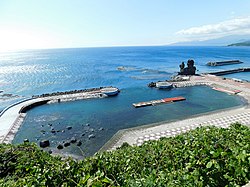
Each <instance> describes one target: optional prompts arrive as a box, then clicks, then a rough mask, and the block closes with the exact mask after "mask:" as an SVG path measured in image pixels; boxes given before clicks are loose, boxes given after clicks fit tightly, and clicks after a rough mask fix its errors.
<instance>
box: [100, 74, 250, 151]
mask: <svg viewBox="0 0 250 187" xmlns="http://www.w3.org/2000/svg"><path fill="white" fill-rule="evenodd" d="M173 85H174V87H176V88H180V87H186V86H197V85H207V86H211V87H214V86H216V87H219V88H223V89H226V90H236V89H237V90H239V91H241V92H240V93H237V95H239V96H241V97H244V98H245V100H246V101H247V105H246V106H244V107H240V108H236V109H228V110H224V111H220V112H218V111H215V112H212V113H209V114H202V115H200V116H196V117H192V118H188V119H185V120H180V121H175V122H169V123H160V124H159V123H158V124H151V125H148V126H141V127H137V128H131V129H124V130H120V131H119V132H117V133H116V134H115V135H114V136H113V137H112V139H111V140H110V141H109V142H107V143H106V144H105V145H104V146H103V147H102V149H101V150H100V151H104V150H114V149H116V148H117V147H120V146H121V145H122V144H123V143H124V142H127V143H129V144H130V145H141V144H142V143H143V142H145V141H148V140H157V139H159V138H160V137H169V136H175V135H177V134H180V133H184V132H187V131H189V130H191V129H195V128H196V127H198V126H203V125H215V126H218V127H222V128H227V127H228V126H229V125H230V124H231V123H235V122H240V123H242V124H243V125H247V126H250V108H249V101H250V83H249V82H237V81H234V80H232V79H223V78H221V77H218V76H215V75H202V76H191V77H190V80H189V81H181V82H173Z"/></svg>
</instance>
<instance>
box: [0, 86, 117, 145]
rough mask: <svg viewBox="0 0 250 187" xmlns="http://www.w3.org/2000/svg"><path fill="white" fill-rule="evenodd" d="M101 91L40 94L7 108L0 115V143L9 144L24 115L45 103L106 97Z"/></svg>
mask: <svg viewBox="0 0 250 187" xmlns="http://www.w3.org/2000/svg"><path fill="white" fill-rule="evenodd" d="M105 88H111V87H105ZM112 88H113V87H112ZM102 89H103V87H101V88H92V89H84V90H74V91H67V92H55V93H49V94H42V95H37V96H33V97H32V98H29V99H25V100H23V101H20V102H17V103H15V104H13V105H11V106H9V107H7V108H6V109H4V110H3V111H2V112H1V115H0V124H1V127H0V143H11V141H12V140H13V139H14V136H15V133H16V132H17V131H18V129H19V127H20V126H21V125H22V122H23V120H24V119H25V116H26V114H25V113H26V112H27V111H28V110H30V109H32V108H34V107H36V106H40V105H43V104H47V103H48V104H50V103H55V102H67V101H75V100H81V99H93V98H105V97H108V95H107V94H105V92H102ZM117 90H118V89H117Z"/></svg>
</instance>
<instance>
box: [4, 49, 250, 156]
mask: <svg viewBox="0 0 250 187" xmlns="http://www.w3.org/2000/svg"><path fill="white" fill-rule="evenodd" d="M249 52H250V48H247V47H169V46H159V47H113V48H79V49H48V50H27V51H18V52H8V53H0V90H3V92H2V93H1V94H0V110H1V109H3V108H4V107H6V106H7V105H9V104H11V103H13V102H15V101H17V100H20V99H23V98H26V97H30V96H32V95H36V94H42V93H48V92H55V91H66V90H75V89H84V88H93V87H100V86H111V85H112V86H115V87H118V88H120V89H121V93H120V94H119V95H118V96H117V97H112V98H108V99H97V100H96V99H94V100H87V101H76V102H68V103H60V104H51V105H44V106H40V107H37V108H34V109H32V110H30V111H29V112H28V115H27V118H26V120H25V122H24V124H23V126H22V127H21V129H20V131H19V132H18V133H17V135H16V138H15V140H14V142H15V143H19V142H22V140H23V138H29V139H30V140H32V141H35V142H38V141H39V140H41V139H44V138H49V139H51V141H53V143H52V148H53V146H54V147H55V146H56V145H57V144H58V142H62V141H64V140H66V139H69V138H71V137H72V136H76V137H77V138H79V139H81V140H82V142H83V145H82V146H81V148H82V149H83V150H84V152H86V155H91V154H93V153H94V152H95V151H97V150H98V149H99V148H100V147H101V146H102V145H103V144H104V143H105V142H106V141H107V140H108V139H109V138H111V137H112V136H113V135H114V133H116V132H117V131H118V130H119V129H123V128H129V127H135V126H139V125H145V124H150V123H155V122H161V121H167V120H176V119H180V118H184V117H189V116H191V115H195V114H200V113H204V112H210V111H213V110H220V109H224V108H228V107H233V106H239V105H240V104H241V102H240V100H239V98H237V97H233V96H229V95H227V94H224V93H220V92H217V91H214V90H212V89H210V88H208V87H193V88H181V89H173V90H171V91H160V90H155V89H149V88H147V86H146V85H147V84H148V83H149V82H151V81H158V80H166V79H169V78H170V77H171V76H172V75H173V74H176V72H177V71H179V64H180V63H181V62H182V61H185V62H186V61H187V60H188V59H194V60H195V65H196V67H197V69H198V73H199V72H200V73H201V72H212V71H218V70H225V69H233V68H237V67H249V65H250V55H249V54H250V53H249ZM232 59H239V60H241V61H243V62H244V63H243V64H238V65H229V66H220V67H209V66H206V63H207V62H208V61H219V60H232ZM235 75H236V74H235ZM244 75H245V74H244ZM244 75H243V74H242V76H244ZM232 76H233V75H232ZM242 76H240V75H239V77H237V78H240V77H242ZM244 79H246V80H249V76H245V77H244ZM6 94H12V95H11V96H10V95H7V96H6ZM172 96H184V97H186V98H187V100H186V101H184V102H180V103H175V104H169V105H161V106H157V107H147V108H143V109H134V108H133V107H132V103H134V102H139V101H147V100H152V99H161V98H164V97H172ZM207 98H211V99H209V100H208V99H207ZM48 123H51V124H52V125H53V127H54V128H55V129H56V130H62V129H65V128H66V126H68V125H71V126H72V127H73V128H72V130H70V131H65V132H64V133H59V132H58V133H57V134H56V135H53V134H51V133H49V130H50V128H51V127H50V126H48ZM87 123H89V124H90V126H86V124H87ZM101 127H102V128H103V129H104V130H99V128H101ZM43 130H44V131H45V133H44V134H43V133H41V131H42V132H43ZM92 131H93V132H92ZM91 133H92V134H95V136H96V137H95V138H94V139H90V140H89V139H88V138H87V137H88V135H90V134H91ZM83 134H85V135H84V136H82V135H83ZM64 151H68V152H70V153H73V154H81V153H80V152H81V151H79V150H78V149H76V148H75V147H74V146H71V147H69V148H67V149H64Z"/></svg>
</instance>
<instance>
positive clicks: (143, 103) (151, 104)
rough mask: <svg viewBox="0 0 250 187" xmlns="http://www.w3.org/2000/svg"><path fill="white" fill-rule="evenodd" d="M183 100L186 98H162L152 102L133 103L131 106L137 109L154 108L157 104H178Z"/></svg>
mask: <svg viewBox="0 0 250 187" xmlns="http://www.w3.org/2000/svg"><path fill="white" fill-rule="evenodd" d="M184 100H186V98H184V97H172V98H164V99H159V100H153V101H146V102H140V103H133V106H134V107H135V108H139V107H146V106H155V105H159V104H164V103H172V102H178V101H184Z"/></svg>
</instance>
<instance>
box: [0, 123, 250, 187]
mask: <svg viewBox="0 0 250 187" xmlns="http://www.w3.org/2000/svg"><path fill="white" fill-rule="evenodd" d="M249 180H250V129H249V128H248V127H245V126H242V125H239V124H234V125H232V126H231V127H230V128H229V129H219V128H215V127H202V128H197V129H196V130H193V131H190V132H188V133H185V134H182V135H179V136H176V137H174V138H162V139H161V140H159V141H151V142H147V143H145V144H143V145H142V146H140V147H131V146H124V147H123V148H121V149H119V150H117V151H113V152H104V153H100V154H96V155H95V156H93V157H89V158H86V159H84V160H82V161H78V162H76V161H74V160H72V159H67V160H62V159H61V158H60V157H53V156H51V155H49V154H48V153H46V152H43V151H41V150H39V149H38V148H37V147H36V146H34V145H29V144H24V145H19V146H13V145H4V144H2V145H0V186H24V185H28V186H31V185H34V186H77V185H79V186H208V185H209V186H226V185H229V186H237V185H241V186H242V185H244V184H245V183H247V182H248V181H249Z"/></svg>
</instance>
